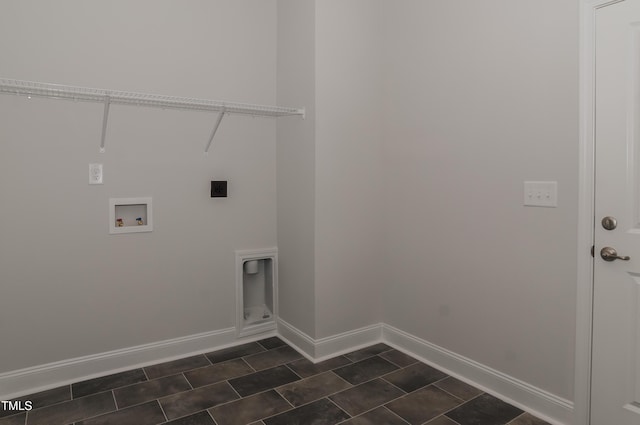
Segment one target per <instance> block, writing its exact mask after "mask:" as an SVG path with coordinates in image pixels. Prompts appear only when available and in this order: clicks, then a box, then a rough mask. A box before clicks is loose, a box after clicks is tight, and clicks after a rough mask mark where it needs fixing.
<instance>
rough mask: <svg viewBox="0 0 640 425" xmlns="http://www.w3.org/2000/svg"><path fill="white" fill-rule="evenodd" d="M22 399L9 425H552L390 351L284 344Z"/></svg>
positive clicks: (1, 418) (5, 418)
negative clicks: (317, 349)
mask: <svg viewBox="0 0 640 425" xmlns="http://www.w3.org/2000/svg"><path fill="white" fill-rule="evenodd" d="M19 400H20V401H22V402H23V403H24V402H26V401H27V400H30V401H31V402H32V405H33V409H32V410H31V411H28V412H23V413H15V412H10V411H3V410H2V406H1V405H0V425H72V424H73V425H159V424H167V425H234V424H252V425H296V424H299V425H330V424H343V425H400V424H402V425H406V424H411V425H417V424H428V425H456V424H458V425H506V424H508V425H544V424H546V422H544V421H542V420H540V419H537V418H535V417H533V416H531V415H530V414H528V413H524V412H523V411H522V410H520V409H518V408H516V407H514V406H511V405H509V404H507V403H505V402H503V401H501V400H499V399H497V398H495V397H493V396H491V395H489V394H486V393H483V392H482V391H480V390H478V389H476V388H474V387H472V386H469V385H467V384H465V383H463V382H461V381H459V380H457V379H454V378H453V377H450V376H448V375H446V374H445V373H442V372H440V371H439V370H436V369H434V368H432V367H430V366H427V365H426V364H424V363H421V362H419V361H417V360H416V359H414V358H412V357H410V356H407V355H406V354H404V353H402V352H400V351H397V350H395V349H393V348H391V347H389V346H388V345H385V344H376V345H373V346H370V347H367V348H364V349H362V350H358V351H354V352H352V353H349V354H345V355H343V356H338V357H335V358H332V359H330V360H327V361H324V362H322V363H318V364H313V363H312V362H310V361H308V360H306V359H305V358H303V357H302V356H301V355H300V354H298V353H297V352H296V351H295V350H294V349H292V348H291V347H289V346H288V345H286V344H285V343H284V342H283V341H282V340H280V339H278V338H276V337H273V338H267V339H264V340H262V341H258V342H251V343H248V344H243V345H240V346H237V347H232V348H227V349H223V350H220V351H215V352H212V353H207V354H202V355H198V356H193V357H188V358H185V359H180V360H175V361H172V362H167V363H162V364H157V365H153V366H149V367H145V368H143V369H135V370H131V371H127V372H123V373H118V374H115V375H110V376H105V377H102V378H96V379H92V380H89V381H84V382H78V383H75V384H72V385H67V386H64V387H60V388H56V389H52V390H49V391H44V392H41V393H37V394H32V395H29V396H26V397H22V398H20V399H19ZM547 425H548V424H547Z"/></svg>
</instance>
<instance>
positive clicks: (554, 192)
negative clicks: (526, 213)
mask: <svg viewBox="0 0 640 425" xmlns="http://www.w3.org/2000/svg"><path fill="white" fill-rule="evenodd" d="M524 205H525V206H527V207H547V208H556V207H557V206H558V182H555V181H546V182H543V181H526V182H524Z"/></svg>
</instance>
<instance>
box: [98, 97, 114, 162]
mask: <svg viewBox="0 0 640 425" xmlns="http://www.w3.org/2000/svg"><path fill="white" fill-rule="evenodd" d="M110 105H111V97H110V96H109V95H107V96H105V97H104V115H103V116H102V139H101V140H100V153H104V140H105V137H106V136H107V121H108V120H109V106H110Z"/></svg>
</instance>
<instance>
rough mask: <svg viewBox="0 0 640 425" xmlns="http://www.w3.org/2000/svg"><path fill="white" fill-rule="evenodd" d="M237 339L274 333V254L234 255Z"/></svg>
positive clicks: (275, 270) (275, 280) (269, 252)
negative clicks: (263, 333) (269, 332)
mask: <svg viewBox="0 0 640 425" xmlns="http://www.w3.org/2000/svg"><path fill="white" fill-rule="evenodd" d="M236 294H237V303H236V304H237V333H238V336H246V335H254V334H258V333H262V332H267V331H271V330H274V329H275V328H276V316H277V299H278V298H277V250H276V249H275V248H274V249H268V250H256V251H237V252H236Z"/></svg>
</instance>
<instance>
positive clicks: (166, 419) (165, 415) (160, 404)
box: [155, 398, 169, 422]
mask: <svg viewBox="0 0 640 425" xmlns="http://www.w3.org/2000/svg"><path fill="white" fill-rule="evenodd" d="M155 402H156V403H158V406H160V411H161V412H162V416H164V421H165V422H169V417H168V416H167V413H166V412H165V411H164V408H163V407H162V403H160V399H159V398H157V399H156V400H155Z"/></svg>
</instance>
